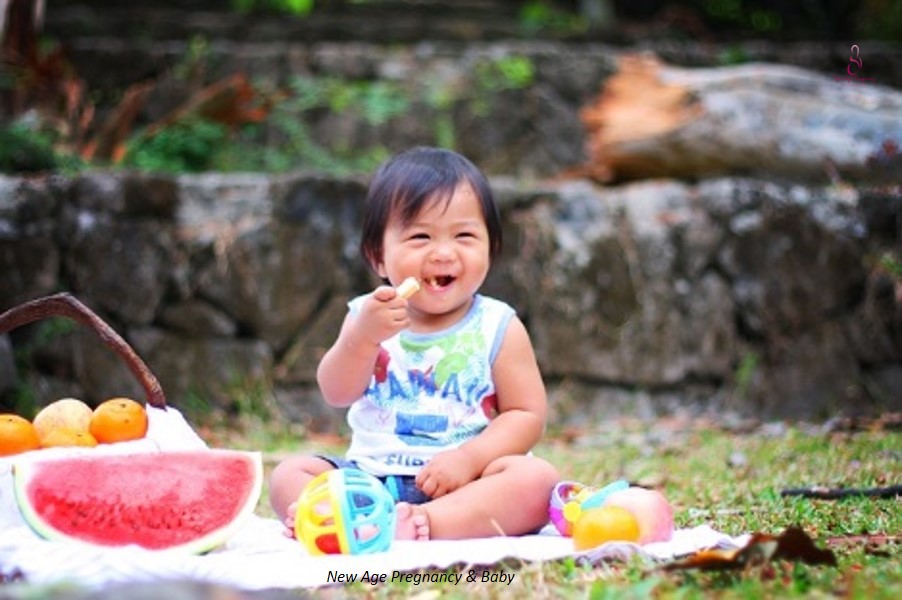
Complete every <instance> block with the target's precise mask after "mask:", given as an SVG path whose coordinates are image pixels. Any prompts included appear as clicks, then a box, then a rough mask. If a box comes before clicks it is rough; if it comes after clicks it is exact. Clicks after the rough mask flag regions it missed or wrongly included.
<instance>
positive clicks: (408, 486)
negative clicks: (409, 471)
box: [315, 454, 432, 504]
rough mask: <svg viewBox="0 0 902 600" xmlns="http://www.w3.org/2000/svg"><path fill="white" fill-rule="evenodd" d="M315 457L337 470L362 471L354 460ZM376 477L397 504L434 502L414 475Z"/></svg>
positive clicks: (319, 455)
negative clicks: (418, 483) (420, 486)
mask: <svg viewBox="0 0 902 600" xmlns="http://www.w3.org/2000/svg"><path fill="white" fill-rule="evenodd" d="M315 456H316V457H317V458H321V459H323V460H324V461H326V462H327V463H329V464H331V465H333V466H334V467H335V468H336V469H360V467H359V466H357V461H354V460H348V459H347V458H341V457H338V456H332V455H329V454H316V455H315ZM374 477H375V478H376V479H378V480H379V481H381V482H382V483H383V485H385V487H386V488H388V491H389V493H390V494H391V495H392V498H394V499H395V502H407V503H409V504H423V503H425V502H429V501H430V500H432V498H430V497H429V496H427V495H426V494H424V493H423V490H421V489H420V488H418V487H417V484H416V478H415V477H414V476H413V475H374Z"/></svg>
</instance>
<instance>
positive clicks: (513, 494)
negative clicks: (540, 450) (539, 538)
mask: <svg viewBox="0 0 902 600" xmlns="http://www.w3.org/2000/svg"><path fill="white" fill-rule="evenodd" d="M559 479H560V478H559V476H558V473H557V470H556V469H555V468H554V467H553V466H551V465H550V464H549V463H548V462H546V461H544V460H542V459H540V458H536V457H532V456H505V457H502V458H499V459H497V460H495V461H493V462H492V463H490V464H489V466H488V467H486V469H485V471H484V472H483V474H482V477H480V478H479V479H476V480H475V481H472V482H471V483H468V484H467V485H465V486H464V487H462V488H460V489H458V490H455V491H454V492H452V493H450V494H446V495H445V496H442V497H441V498H436V499H435V500H432V501H430V502H427V503H426V504H423V505H422V508H423V509H424V510H425V511H426V513H427V516H428V519H429V537H430V538H432V539H459V538H476V537H491V536H496V535H502V534H503V535H523V534H526V533H529V532H531V531H534V530H536V529H538V528H540V527H542V526H543V525H545V524H546V523H547V522H548V502H549V500H550V498H551V490H552V488H554V486H555V484H556V483H557V482H558V481H559Z"/></svg>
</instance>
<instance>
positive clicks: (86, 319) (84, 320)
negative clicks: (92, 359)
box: [0, 293, 166, 409]
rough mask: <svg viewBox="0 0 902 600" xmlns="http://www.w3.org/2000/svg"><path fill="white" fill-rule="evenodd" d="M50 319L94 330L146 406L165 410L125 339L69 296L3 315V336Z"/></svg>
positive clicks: (146, 370)
mask: <svg viewBox="0 0 902 600" xmlns="http://www.w3.org/2000/svg"><path fill="white" fill-rule="evenodd" d="M50 317H68V318H70V319H72V320H74V321H78V322H79V323H81V324H83V325H87V326H88V327H90V328H91V329H93V330H94V331H95V332H96V333H97V335H99V336H100V339H101V340H103V342H104V343H105V344H106V345H107V346H109V347H110V348H111V349H112V350H113V351H114V352H115V353H116V354H118V355H119V356H120V357H121V358H122V360H123V361H125V364H126V365H128V368H129V370H130V371H131V372H132V373H133V374H134V376H135V377H136V378H137V379H138V381H139V382H140V383H141V386H142V387H143V388H144V392H145V394H146V396H147V404H148V405H149V406H153V407H155V408H161V409H165V408H166V396H165V395H164V394H163V389H162V388H161V387H160V383H159V381H157V378H156V376H154V374H153V373H151V371H150V369H149V368H148V367H147V365H146V364H145V363H144V361H143V360H141V357H140V356H138V354H137V353H136V352H135V351H134V350H133V349H132V347H131V346H130V345H129V344H128V342H126V341H125V340H124V339H123V338H122V336H120V335H119V334H118V333H116V332H115V331H114V330H113V328H112V327H110V326H109V324H107V323H106V322H105V321H104V320H103V319H101V318H100V317H99V316H98V315H97V314H96V313H95V312H94V311H92V310H91V309H90V308H88V307H87V306H85V305H84V304H83V303H82V302H80V301H79V300H78V299H77V298H75V297H74V296H72V295H71V294H68V293H61V294H54V295H52V296H45V297H43V298H37V299H35V300H31V301H29V302H25V303H23V304H20V305H19V306H16V307H14V308H11V309H9V310H8V311H6V312H4V313H3V314H2V315H0V335H2V334H4V333H6V332H8V331H10V330H12V329H15V328H16V327H19V326H21V325H25V324H27V323H31V322H33V321H39V320H41V319H47V318H50Z"/></svg>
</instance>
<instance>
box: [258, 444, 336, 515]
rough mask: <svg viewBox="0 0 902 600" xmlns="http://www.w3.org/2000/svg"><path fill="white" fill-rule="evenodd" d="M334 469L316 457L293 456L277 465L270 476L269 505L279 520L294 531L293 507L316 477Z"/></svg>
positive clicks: (328, 463)
mask: <svg viewBox="0 0 902 600" xmlns="http://www.w3.org/2000/svg"><path fill="white" fill-rule="evenodd" d="M334 468H335V466H334V465H332V463H330V462H328V461H325V460H323V459H321V458H317V457H315V456H292V457H290V458H286V459H285V460H283V461H282V462H280V463H279V464H278V465H276V468H275V469H273V471H272V475H270V476H269V503H270V505H271V506H272V508H273V510H274V511H275V513H276V516H277V517H278V518H279V520H280V521H282V522H283V523H285V525H286V526H287V527H289V528H291V529H292V530H293V528H294V511H293V510H292V508H291V506H292V505H293V504H294V503H295V502H297V499H298V497H299V496H300V495H301V492H302V491H304V488H305V487H306V486H307V484H308V483H310V481H311V480H312V479H313V478H314V477H316V476H317V475H319V474H320V473H324V472H326V471H330V470H332V469H334Z"/></svg>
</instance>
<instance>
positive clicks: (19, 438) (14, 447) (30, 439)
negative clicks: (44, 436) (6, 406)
mask: <svg viewBox="0 0 902 600" xmlns="http://www.w3.org/2000/svg"><path fill="white" fill-rule="evenodd" d="M40 447H41V440H40V438H39V437H38V432H37V431H35V429H34V425H32V423H31V421H29V420H28V419H26V418H24V417H20V416H19V415H13V414H4V415H0V456H10V455H11V454H18V453H20V452H27V451H28V450H37V449H38V448H40Z"/></svg>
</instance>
